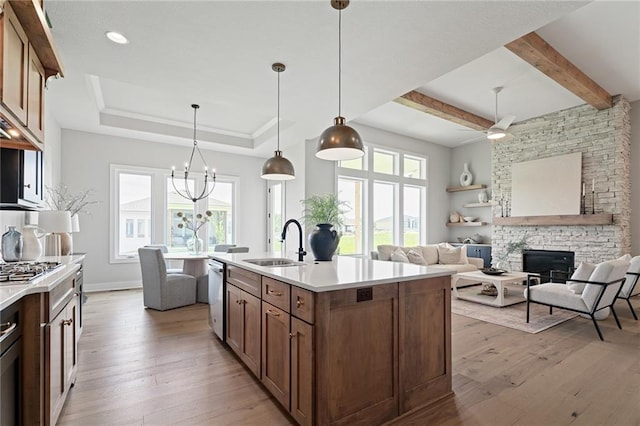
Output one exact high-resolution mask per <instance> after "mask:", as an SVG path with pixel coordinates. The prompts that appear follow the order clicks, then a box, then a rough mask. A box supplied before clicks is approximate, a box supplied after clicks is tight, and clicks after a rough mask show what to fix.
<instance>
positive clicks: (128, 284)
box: [82, 281, 142, 293]
mask: <svg viewBox="0 0 640 426" xmlns="http://www.w3.org/2000/svg"><path fill="white" fill-rule="evenodd" d="M133 288H142V282H140V281H118V282H113V281H111V282H104V283H85V284H84V285H83V286H82V290H83V291H84V292H85V293H92V292H96V291H111V290H129V289H133Z"/></svg>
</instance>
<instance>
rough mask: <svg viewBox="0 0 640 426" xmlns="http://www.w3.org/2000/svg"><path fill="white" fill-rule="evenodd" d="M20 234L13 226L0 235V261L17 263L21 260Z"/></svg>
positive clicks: (21, 241)
mask: <svg viewBox="0 0 640 426" xmlns="http://www.w3.org/2000/svg"><path fill="white" fill-rule="evenodd" d="M22 243H23V240H22V234H21V233H20V232H18V231H16V227H15V226H10V227H9V230H8V231H7V232H5V233H4V234H2V259H3V260H4V261H5V262H18V261H19V260H20V259H21V258H22Z"/></svg>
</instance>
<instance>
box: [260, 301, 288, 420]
mask: <svg viewBox="0 0 640 426" xmlns="http://www.w3.org/2000/svg"><path fill="white" fill-rule="evenodd" d="M289 322H290V315H289V314H288V313H286V312H285V311H283V310H282V309H279V308H276V307H275V306H273V305H270V304H269V303H266V302H262V383H264V385H265V387H266V388H267V389H269V391H270V392H271V393H272V394H273V396H275V397H276V399H277V400H278V401H280V404H282V405H283V406H284V407H285V408H286V409H287V411H288V410H289V389H290V383H289V367H290V364H291V352H290V350H289V344H290V343H289V340H290V339H289V333H290V328H289Z"/></svg>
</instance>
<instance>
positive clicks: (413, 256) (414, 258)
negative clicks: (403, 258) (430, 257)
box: [407, 249, 427, 265]
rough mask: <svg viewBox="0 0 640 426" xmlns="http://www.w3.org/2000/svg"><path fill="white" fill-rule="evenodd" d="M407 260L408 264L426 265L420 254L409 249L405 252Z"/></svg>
mask: <svg viewBox="0 0 640 426" xmlns="http://www.w3.org/2000/svg"><path fill="white" fill-rule="evenodd" d="M407 258H408V259H409V262H411V263H415V264H416V265H426V264H427V261H426V260H424V257H422V253H420V252H419V251H417V250H414V249H411V250H409V251H408V252H407Z"/></svg>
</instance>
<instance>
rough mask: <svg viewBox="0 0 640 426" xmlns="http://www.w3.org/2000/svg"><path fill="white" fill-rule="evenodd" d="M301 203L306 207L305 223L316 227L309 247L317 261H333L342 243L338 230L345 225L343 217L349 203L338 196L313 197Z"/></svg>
mask: <svg viewBox="0 0 640 426" xmlns="http://www.w3.org/2000/svg"><path fill="white" fill-rule="evenodd" d="M301 202H302V204H303V205H304V214H303V216H302V220H303V222H304V223H305V224H306V225H307V226H309V225H311V226H313V225H315V226H316V229H314V230H313V231H312V232H311V233H310V234H309V246H310V247H311V251H312V252H313V256H314V258H315V260H331V258H332V257H333V254H334V253H335V252H336V250H337V248H338V243H339V242H340V235H339V234H338V231H337V229H340V228H341V227H342V226H343V225H344V220H343V215H344V213H345V212H346V211H347V208H348V207H349V203H347V202H346V201H341V200H340V199H339V198H338V195H337V194H322V195H312V196H311V197H309V198H307V199H305V200H302V201H301ZM331 228H334V229H331Z"/></svg>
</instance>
